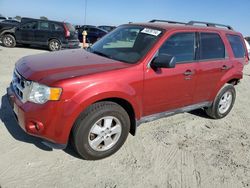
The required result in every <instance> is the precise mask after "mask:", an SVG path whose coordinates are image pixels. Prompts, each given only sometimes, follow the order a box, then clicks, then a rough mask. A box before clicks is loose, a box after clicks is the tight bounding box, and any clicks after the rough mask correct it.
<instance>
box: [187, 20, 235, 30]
mask: <svg viewBox="0 0 250 188" xmlns="http://www.w3.org/2000/svg"><path fill="white" fill-rule="evenodd" d="M197 24H198V25H199V24H203V25H206V26H207V27H217V26H219V27H225V28H227V29H229V30H233V28H232V27H231V26H230V25H223V24H217V23H210V22H200V21H190V22H188V23H187V25H197Z"/></svg>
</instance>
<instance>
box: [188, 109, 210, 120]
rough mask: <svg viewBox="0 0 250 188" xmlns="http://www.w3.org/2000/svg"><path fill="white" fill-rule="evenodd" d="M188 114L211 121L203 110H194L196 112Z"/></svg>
mask: <svg viewBox="0 0 250 188" xmlns="http://www.w3.org/2000/svg"><path fill="white" fill-rule="evenodd" d="M188 113H189V114H192V115H195V116H199V117H202V118H206V119H212V118H211V117H209V116H208V115H207V114H206V112H205V110H203V109H196V110H192V111H190V112H188Z"/></svg>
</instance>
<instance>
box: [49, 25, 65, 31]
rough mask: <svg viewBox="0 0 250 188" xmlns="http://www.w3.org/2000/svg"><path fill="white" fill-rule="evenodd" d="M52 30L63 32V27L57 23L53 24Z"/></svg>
mask: <svg viewBox="0 0 250 188" xmlns="http://www.w3.org/2000/svg"><path fill="white" fill-rule="evenodd" d="M51 30H52V31H63V27H62V26H61V25H58V24H56V23H51Z"/></svg>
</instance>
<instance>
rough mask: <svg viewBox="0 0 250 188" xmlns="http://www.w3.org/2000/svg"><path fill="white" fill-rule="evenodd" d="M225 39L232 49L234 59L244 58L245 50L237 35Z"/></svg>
mask: <svg viewBox="0 0 250 188" xmlns="http://www.w3.org/2000/svg"><path fill="white" fill-rule="evenodd" d="M227 39H228V40H229V42H230V45H231V47H232V50H233V53H234V57H236V58H243V57H245V55H246V54H245V53H246V52H245V48H244V45H243V43H242V40H241V38H240V36H238V35H227Z"/></svg>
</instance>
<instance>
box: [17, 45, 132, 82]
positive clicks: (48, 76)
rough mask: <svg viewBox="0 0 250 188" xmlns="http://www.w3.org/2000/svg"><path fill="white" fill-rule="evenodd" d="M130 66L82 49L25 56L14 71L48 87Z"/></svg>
mask: <svg viewBox="0 0 250 188" xmlns="http://www.w3.org/2000/svg"><path fill="white" fill-rule="evenodd" d="M129 66H131V65H130V64H127V63H122V62H119V61H115V60H112V59H108V58H105V57H102V56H99V55H96V54H93V53H90V52H87V51H85V50H83V49H76V50H62V51H58V52H51V53H44V54H38V55H32V56H26V57H24V58H22V59H20V60H19V61H18V62H17V63H16V70H17V71H18V72H19V74H21V75H22V76H23V77H24V78H25V79H27V80H32V81H36V82H40V83H43V84H46V85H50V84H52V83H54V82H56V81H60V80H64V79H68V78H74V77H78V76H85V75H90V74H95V73H101V72H106V71H111V70H115V69H122V68H126V67H129Z"/></svg>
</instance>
